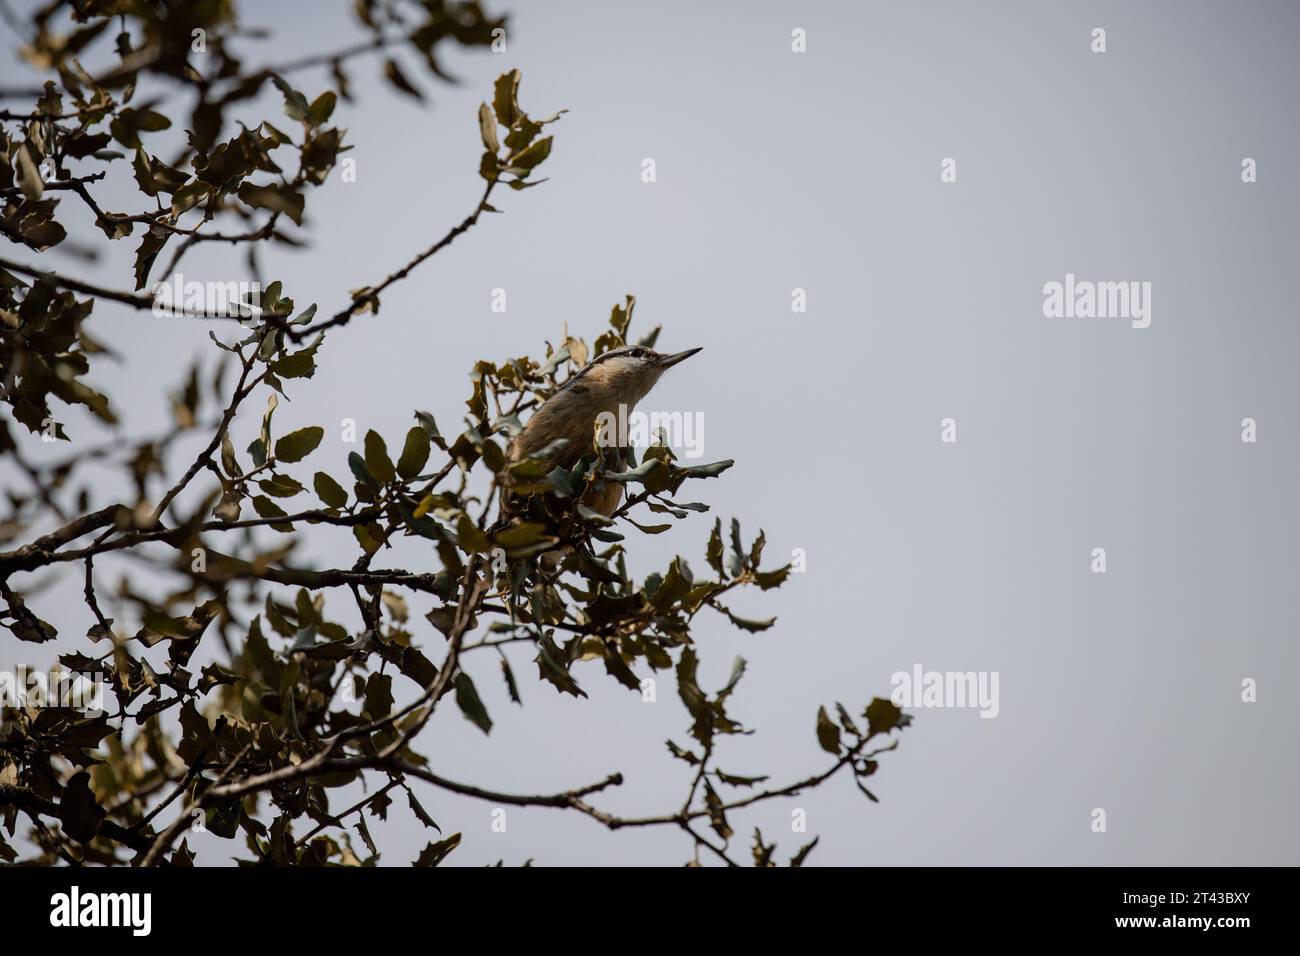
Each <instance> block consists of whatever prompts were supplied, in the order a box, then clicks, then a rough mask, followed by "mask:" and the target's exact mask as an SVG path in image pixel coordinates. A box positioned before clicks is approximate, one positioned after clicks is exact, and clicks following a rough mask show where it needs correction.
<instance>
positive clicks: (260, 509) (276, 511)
mask: <svg viewBox="0 0 1300 956" xmlns="http://www.w3.org/2000/svg"><path fill="white" fill-rule="evenodd" d="M253 510H254V511H256V512H257V513H258V515H259V516H260V517H263V518H287V517H288V513H287V512H286V511H285V510H284V509H283V508H281V507H280V506H279V505H277V504H276V503H275V502H274V501H272V500H271V499H270V498H267V497H265V496H263V495H257V496H255V497H254V498H253ZM271 528H273V529H274V530H276V531H280V532H283V533H285V534H288V533H289V532H292V531H293V525H291V524H286V523H285V522H279V523H277V524H272V525H271Z"/></svg>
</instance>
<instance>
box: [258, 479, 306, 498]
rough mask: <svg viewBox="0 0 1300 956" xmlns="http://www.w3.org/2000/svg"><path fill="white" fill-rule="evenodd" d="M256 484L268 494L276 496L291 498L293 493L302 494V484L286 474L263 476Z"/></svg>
mask: <svg viewBox="0 0 1300 956" xmlns="http://www.w3.org/2000/svg"><path fill="white" fill-rule="evenodd" d="M257 486H258V487H259V488H261V489H262V490H263V491H265V492H266V493H267V494H268V495H271V496H273V497H276V498H292V497H293V496H294V495H298V494H302V490H303V488H302V484H301V483H300V482H299V481H298V480H297V479H296V478H291V477H289V476H288V475H273V476H272V477H270V478H264V479H262V480H261V481H259V482H258V483H257Z"/></svg>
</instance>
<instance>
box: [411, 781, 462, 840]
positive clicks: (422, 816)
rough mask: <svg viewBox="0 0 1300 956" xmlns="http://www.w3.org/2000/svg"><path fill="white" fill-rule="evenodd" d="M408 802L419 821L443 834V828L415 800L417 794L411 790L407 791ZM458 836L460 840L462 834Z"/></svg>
mask: <svg viewBox="0 0 1300 956" xmlns="http://www.w3.org/2000/svg"><path fill="white" fill-rule="evenodd" d="M406 802H407V804H408V805H409V806H410V808H411V812H412V813H414V814H415V818H416V819H417V820H419V821H420V822H421V823H423V824H424V825H425V826H426V827H429V828H430V829H431V830H437V831H438V832H439V833H441V832H442V827H440V826H438V824H436V823H434V822H433V817H431V816H429V812H428V811H427V810H425V809H424V807H423V806H421V805H420V801H419V800H417V799H415V794H414V793H412V792H411V791H410V790H407V791H406ZM456 836H457V837H458V838H459V836H460V834H456ZM444 855H445V854H444Z"/></svg>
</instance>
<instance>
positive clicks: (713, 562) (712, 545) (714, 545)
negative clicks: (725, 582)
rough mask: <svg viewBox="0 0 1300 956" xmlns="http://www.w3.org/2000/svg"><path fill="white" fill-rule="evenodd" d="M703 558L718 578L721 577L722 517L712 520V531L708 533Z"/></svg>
mask: <svg viewBox="0 0 1300 956" xmlns="http://www.w3.org/2000/svg"><path fill="white" fill-rule="evenodd" d="M705 558H706V559H707V560H708V562H709V567H711V568H712V569H713V570H714V571H715V572H717V575H718V577H719V578H721V577H722V519H721V518H715V519H714V520H713V533H712V534H711V535H709V546H708V549H707V550H706V551H705Z"/></svg>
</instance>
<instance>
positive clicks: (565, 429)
mask: <svg viewBox="0 0 1300 956" xmlns="http://www.w3.org/2000/svg"><path fill="white" fill-rule="evenodd" d="M700 351H702V349H698V348H695V349H687V350H686V351H684V352H672V353H663V352H656V351H655V350H654V349H652V348H649V347H647V346H644V345H629V346H624V347H622V348H616V349H610V350H609V351H607V352H602V353H601V354H600V355H598V356H596V357H595V358H594V359H592V360H591V361H590V362H588V363H587V364H586V365H585V366H583V367H582V368H581V369H580V370H579V371H578V372H577V373H575V374H574V375H572V376H570V377H569V378H568V379H567V380H566V381H565V382H564V384H563V385H561V386H560V387H559V389H557V390H556V392H555V393H554V394H553V395H551V397H550V398H548V399H547V400H546V401H545V402H543V403H542V406H541V407H540V408H538V409H537V411H536V412H534V413H533V415H532V417H531V418H529V419H528V424H527V425H525V426H524V428H523V430H522V431H520V432H519V434H518V435H516V436H515V438H514V441H512V442H511V443H510V448H509V453H508V454H509V459H510V461H511V462H512V463H513V462H517V461H520V460H521V459H523V458H527V457H530V456H534V455H537V454H538V453H539V452H543V451H544V450H545V449H546V448H547V446H549V445H552V444H554V443H555V442H556V441H558V440H559V439H561V438H563V439H566V441H567V444H565V445H564V446H563V447H561V448H559V449H556V450H555V451H554V452H553V453H550V454H547V455H546V456H545V457H544V458H543V464H544V465H545V467H546V468H547V469H548V470H549V469H551V468H556V467H559V468H572V467H573V466H574V465H576V464H577V463H578V460H579V459H580V458H582V456H583V455H586V454H590V453H591V451H592V450H593V448H594V443H595V426H596V422H597V420H598V419H599V418H600V417H601V416H602V414H605V415H612V416H619V415H626V414H628V413H630V412H631V410H632V409H633V408H634V407H635V406H636V403H637V402H639V401H640V400H641V399H643V398H645V396H646V395H647V394H649V392H650V389H652V388H654V386H655V384H656V383H657V382H658V381H659V379H660V377H661V376H662V375H663V374H664V372H666V371H668V369H670V368H672V367H673V366H674V365H677V364H678V363H680V362H684V361H686V359H688V358H690V357H691V356H692V355H695V354H696V353H697V352H700ZM615 420H618V419H617V418H616V419H615ZM622 496H623V486H622V485H621V484H619V483H617V482H612V481H603V480H598V481H596V482H594V483H593V484H592V485H591V486H590V487H589V488H588V490H587V491H586V492H585V493H584V495H583V497H582V499H581V502H582V504H584V505H586V506H587V507H589V508H592V509H594V510H595V511H598V512H600V513H601V514H603V515H605V516H606V517H608V516H609V515H611V514H613V513H614V511H615V509H617V508H618V505H619V501H620V500H621V498H622ZM505 501H506V498H505V497H504V496H503V503H504V502H505Z"/></svg>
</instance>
